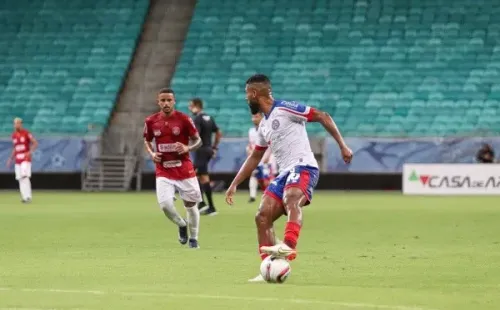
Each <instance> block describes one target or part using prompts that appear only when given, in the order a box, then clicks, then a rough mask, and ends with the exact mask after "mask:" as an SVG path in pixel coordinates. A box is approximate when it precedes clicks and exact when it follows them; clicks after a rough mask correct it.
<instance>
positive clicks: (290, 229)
mask: <svg viewBox="0 0 500 310" xmlns="http://www.w3.org/2000/svg"><path fill="white" fill-rule="evenodd" d="M300 228H301V227H300V225H299V224H298V223H295V222H287V223H286V227H285V240H284V242H285V244H286V245H288V246H289V247H291V248H292V249H295V247H296V246H297V240H298V239H299V234H300Z"/></svg>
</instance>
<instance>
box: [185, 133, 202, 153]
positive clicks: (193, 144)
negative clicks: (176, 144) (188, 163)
mask: <svg viewBox="0 0 500 310" xmlns="http://www.w3.org/2000/svg"><path fill="white" fill-rule="evenodd" d="M189 142H190V143H189V145H188V146H187V150H188V152H192V151H195V150H197V149H198V148H199V147H200V146H201V143H202V142H201V138H200V135H199V134H198V133H195V134H193V135H191V136H190V137H189Z"/></svg>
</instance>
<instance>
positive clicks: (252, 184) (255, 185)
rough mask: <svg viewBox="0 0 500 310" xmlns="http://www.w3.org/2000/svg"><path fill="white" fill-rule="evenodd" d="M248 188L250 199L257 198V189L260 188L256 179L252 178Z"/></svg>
mask: <svg viewBox="0 0 500 310" xmlns="http://www.w3.org/2000/svg"><path fill="white" fill-rule="evenodd" d="M248 187H249V188H250V198H255V197H257V188H258V187H259V183H258V182H257V178H256V177H250V181H249V184H248Z"/></svg>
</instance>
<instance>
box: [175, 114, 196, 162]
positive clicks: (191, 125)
mask: <svg viewBox="0 0 500 310" xmlns="http://www.w3.org/2000/svg"><path fill="white" fill-rule="evenodd" d="M184 121H186V125H187V127H186V128H187V134H188V135H189V145H184V144H182V143H180V142H177V143H176V144H177V152H178V153H179V154H185V153H189V152H192V151H194V150H197V149H198V148H199V147H200V146H201V143H202V141H201V138H200V135H199V134H198V129H196V125H195V122H193V120H192V119H191V118H190V117H186V118H185V119H184Z"/></svg>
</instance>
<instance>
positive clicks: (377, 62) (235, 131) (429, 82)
mask: <svg viewBox="0 0 500 310" xmlns="http://www.w3.org/2000/svg"><path fill="white" fill-rule="evenodd" d="M259 5H260V7H259V9H257V8H255V6H254V5H253V4H252V3H249V2H247V1H232V0H216V1H209V0H199V1H197V5H196V9H195V14H194V16H193V19H192V23H191V26H190V29H189V32H188V35H187V40H186V42H185V45H184V50H183V53H182V57H181V60H180V61H179V63H178V64H177V70H176V74H175V76H174V78H173V83H172V84H173V87H174V88H175V89H176V91H177V93H178V94H179V101H187V100H188V99H189V97H190V96H192V95H193V94H196V95H197V96H200V97H203V98H204V99H205V100H206V101H207V102H209V103H210V108H215V107H217V110H215V109H214V110H211V111H212V112H213V113H216V114H215V117H216V119H224V121H223V122H220V121H219V123H223V124H227V125H226V126H227V128H223V130H225V132H226V134H228V135H233V136H238V135H241V134H242V132H243V131H241V130H240V128H241V127H242V123H241V122H244V124H248V125H250V123H249V116H248V108H247V107H246V105H245V98H244V91H243V83H244V81H245V79H246V78H248V76H249V75H251V74H253V73H256V72H261V73H265V74H267V75H269V76H270V77H271V79H272V81H273V87H274V93H275V94H276V96H278V97H280V98H281V97H282V96H283V97H284V99H295V100H303V101H306V102H307V103H309V104H311V105H315V106H317V107H320V108H321V109H324V110H327V111H329V112H330V113H331V114H332V115H334V117H335V118H336V121H337V123H338V124H339V125H340V127H341V128H342V130H343V132H344V133H345V134H347V135H353V136H360V135H381V136H436V135H444V134H447V135H448V134H456V135H464V134H468V133H470V132H474V131H476V129H477V128H484V127H485V126H489V127H487V128H488V130H491V132H492V133H495V132H496V133H498V127H499V126H500V125H497V124H500V122H498V121H497V122H494V118H495V117H496V116H497V114H499V113H500V112H499V109H500V86H499V85H500V84H498V80H499V76H500V44H499V42H498V37H499V36H500V21H499V20H498V18H496V17H497V16H498V15H497V13H500V7H498V6H497V5H496V4H494V2H491V1H486V2H484V1H480V2H476V1H472V0H458V1H453V2H451V1H450V0H443V1H439V2H435V1H433V0H422V1H417V2H415V1H411V2H404V3H403V2H401V3H399V2H394V1H392V2H391V1H383V2H363V1H361V2H359V1H351V0H347V1H335V0H322V1H315V2H307V1H302V2H301V1H288V0H265V1H260V2H259ZM442 7H447V8H448V9H447V12H446V13H443V11H442ZM256 20H258V22H256ZM235 115H238V117H236V116H235ZM239 115H241V116H239ZM243 115H246V116H245V117H243ZM230 116H231V118H229V120H228V119H227V118H228V117H230ZM465 120H466V121H467V123H464V121H465ZM308 128H309V129H308V130H309V131H310V133H311V134H319V133H321V132H322V131H321V128H319V127H316V126H312V127H308ZM243 134H246V133H245V132H243Z"/></svg>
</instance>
